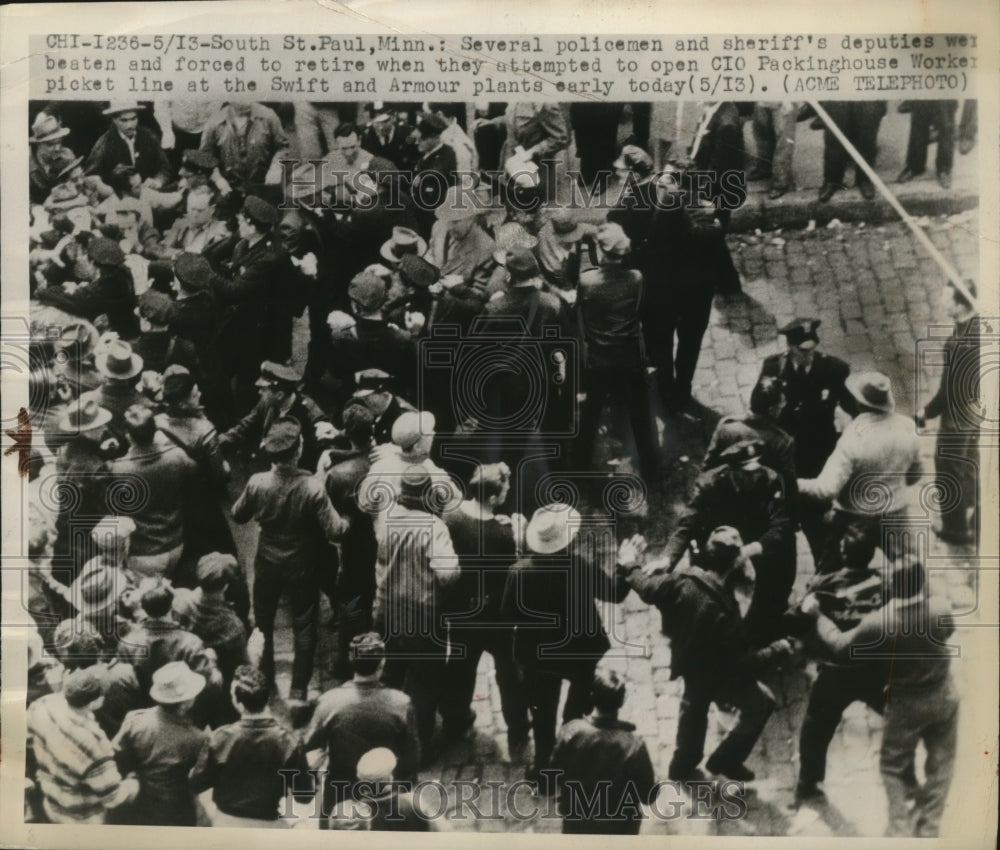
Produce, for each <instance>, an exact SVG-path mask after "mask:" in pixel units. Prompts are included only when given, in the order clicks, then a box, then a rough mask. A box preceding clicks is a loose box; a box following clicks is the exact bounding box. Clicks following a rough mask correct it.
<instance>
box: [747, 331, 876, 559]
mask: <svg viewBox="0 0 1000 850" xmlns="http://www.w3.org/2000/svg"><path fill="white" fill-rule="evenodd" d="M819 325H820V320H819V319H802V318H798V319H793V320H792V321H791V322H789V323H788V324H787V325H785V326H784V327H783V328H780V329H779V330H778V333H780V334H782V335H783V336H784V337H785V341H786V343H787V344H788V348H787V350H786V351H784V352H783V353H781V354H774V355H772V356H771V357H768V358H767V359H766V360H765V361H764V365H763V366H762V367H761V370H760V378H758V379H757V380H758V381H760V379H761V378H778V379H779V380H780V381H781V383H782V386H783V387H784V391H785V398H786V400H787V404H786V406H785V409H784V410H783V411H782V412H781V414H780V415H779V416H778V420H777V421H778V425H779V426H780V427H781V428H782V429H783V430H784V431H786V432H787V433H788V434H789V435H791V437H792V438H793V439H794V440H795V473H796V475H798V476H799V477H800V478H814V477H815V476H817V475H819V473H820V470H822V469H823V465H824V464H825V463H826V459H827V458H828V457H829V456H830V455H831V453H832V452H833V448H834V446H836V445H837V439H838V434H837V427H836V424H835V419H834V412H835V411H836V409H837V405H838V404H839V405H840V407H841V408H842V409H843V410H844V411H845V412H847V413H849V414H850V415H851V416H853V415H854V414H855V412H856V410H857V407H856V405H855V403H854V399H853V397H852V396H851V394H850V393H849V392H848V391H847V388H846V386H845V385H844V381H845V380H846V379H847V376H848V375H849V374H850V372H851V367H850V366H848V365H847V364H846V363H845V362H844V361H843V360H839V359H838V358H836V357H831V356H830V355H829V354H823V353H822V352H820V351H817V350H816V346H817V345H818V344H819V336H818V335H817V334H816V328H818V327H819ZM828 508H829V505H828V504H826V503H825V502H818V503H810V504H807V505H800V506H799V510H798V520H799V523H800V524H801V526H802V531H803V533H804V534H805V536H806V540H808V541H809V548H810V550H811V551H812V554H813V561H815V562H818V561H819V558H820V555H821V554H822V551H823V543H824V539H825V529H824V525H823V516H824V514H826V512H827V510H828Z"/></svg>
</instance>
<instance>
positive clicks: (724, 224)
mask: <svg viewBox="0 0 1000 850" xmlns="http://www.w3.org/2000/svg"><path fill="white" fill-rule="evenodd" d="M689 155H690V159H691V162H692V164H693V170H694V172H697V173H701V174H707V175H708V180H707V181H704V178H695V179H698V180H699V183H698V184H697V185H695V186H692V187H691V189H690V191H692V192H695V193H696V194H695V195H694V198H695V199H696V200H703V202H704V204H705V208H706V210H707V212H706V213H705V215H706V216H707V215H708V214H709V213H711V214H712V219H711V223H713V224H715V223H716V222H717V224H716V225H715V228H714V229H715V232H714V233H709V234H707V236H708V237H709V238H708V239H707V241H706V245H705V251H704V254H703V258H704V259H703V262H704V263H705V264H706V266H707V267H708V268H709V269H710V270H711V271H710V275H711V277H712V279H713V280H714V281H715V291H716V292H719V293H722V294H726V295H732V294H736V293H738V292H740V289H741V288H740V276H739V274H738V273H737V271H736V266H734V265H733V258H732V255H731V254H730V253H729V246H728V245H727V244H726V232H727V231H728V230H729V217H730V215H731V213H732V210H733V208H734V206H738V205H740V204H742V201H743V199H744V198H745V188H744V187H745V186H746V174H745V171H744V162H743V159H744V148H743V123H742V118H741V116H740V112H739V110H738V109H737V107H736V104H735V103H729V102H723V103H709V104H707V105H706V106H705V111H704V113H703V114H702V118H701V122H700V123H699V125H698V129H697V131H696V132H695V137H694V141H693V142H692V143H691V151H690V154H689ZM689 177H692V178H693V174H690V173H689ZM702 182H704V186H705V188H706V189H707V191H708V197H707V198H704V192H701V193H697V189H698V186H700V185H701V184H702ZM741 191H742V193H743V194H742V197H740V192H741ZM699 194H700V197H699ZM709 202H710V203H709ZM695 206H697V204H695ZM712 207H714V210H713V209H711V208H712Z"/></svg>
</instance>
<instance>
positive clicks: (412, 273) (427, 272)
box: [399, 254, 441, 289]
mask: <svg viewBox="0 0 1000 850" xmlns="http://www.w3.org/2000/svg"><path fill="white" fill-rule="evenodd" d="M399 276H400V277H401V278H402V279H403V280H404V281H405V282H406V283H408V284H410V286H415V287H417V288H418V289H427V287H429V286H431V285H433V284H435V283H437V282H438V280H439V279H440V278H441V272H440V270H439V269H438V267H437V266H435V265H434V264H433V263H429V262H427V260H425V259H424V258H423V257H418V256H417V255H416V254H404V255H403V259H402V260H400V261H399Z"/></svg>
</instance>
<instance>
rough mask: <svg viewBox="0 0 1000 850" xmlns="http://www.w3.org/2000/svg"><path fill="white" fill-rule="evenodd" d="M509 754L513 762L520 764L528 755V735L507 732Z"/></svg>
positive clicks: (525, 733)
mask: <svg viewBox="0 0 1000 850" xmlns="http://www.w3.org/2000/svg"><path fill="white" fill-rule="evenodd" d="M507 753H508V755H509V756H510V760H511V762H513V763H514V764H519V763H521V762H523V761H524V760H525V757H526V756H527V754H528V733H527V732H526V731H525V732H509V731H508V732H507Z"/></svg>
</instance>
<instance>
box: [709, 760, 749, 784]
mask: <svg viewBox="0 0 1000 850" xmlns="http://www.w3.org/2000/svg"><path fill="white" fill-rule="evenodd" d="M705 767H707V768H708V772H709V773H720V774H722V775H723V776H725V777H726V778H727V779H735V780H736V781H737V782H753V781H754V779H756V778H757V774H756V773H754V772H753V771H752V770H751V769H750V768H749V767H747V766H746V765H745V764H723V763H721V762H717V761H714V760H713V759H711V758H710V759H709V760H708V761H707V762H705Z"/></svg>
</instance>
